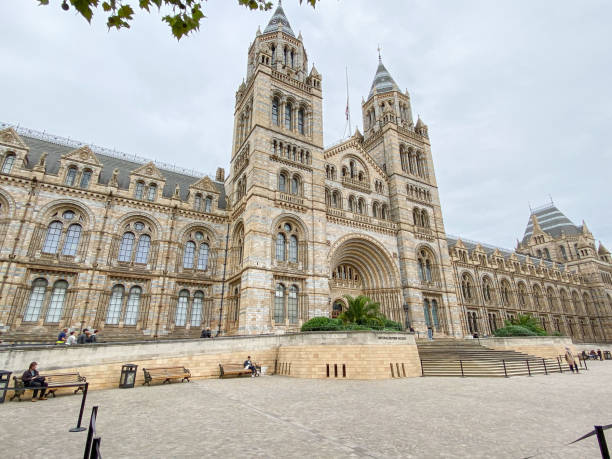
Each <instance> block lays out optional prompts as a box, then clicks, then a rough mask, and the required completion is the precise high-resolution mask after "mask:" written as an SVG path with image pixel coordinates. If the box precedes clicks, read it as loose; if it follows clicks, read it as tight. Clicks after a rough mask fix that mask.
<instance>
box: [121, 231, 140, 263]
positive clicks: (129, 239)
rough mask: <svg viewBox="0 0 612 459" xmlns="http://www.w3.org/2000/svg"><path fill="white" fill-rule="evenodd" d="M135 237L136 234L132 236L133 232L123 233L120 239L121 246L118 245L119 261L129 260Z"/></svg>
mask: <svg viewBox="0 0 612 459" xmlns="http://www.w3.org/2000/svg"><path fill="white" fill-rule="evenodd" d="M135 239H136V236H134V233H131V232H127V233H125V234H124V235H123V238H122V239H121V246H119V257H118V260H119V261H131V259H132V249H133V248H134V240H135Z"/></svg>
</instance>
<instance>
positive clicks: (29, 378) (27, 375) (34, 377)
mask: <svg viewBox="0 0 612 459" xmlns="http://www.w3.org/2000/svg"><path fill="white" fill-rule="evenodd" d="M37 368H38V363H37V362H32V363H30V366H29V368H28V369H27V370H26V371H24V372H23V375H21V380H22V381H23V384H24V385H25V386H26V387H37V388H38V387H40V389H34V392H33V395H32V401H33V402H35V401H36V396H37V395H38V392H39V391H40V397H38V400H47V397H45V391H46V389H47V387H48V386H49V385H48V384H47V383H46V382H45V378H44V376H40V374H39V373H38V370H37Z"/></svg>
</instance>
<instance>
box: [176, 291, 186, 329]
mask: <svg viewBox="0 0 612 459" xmlns="http://www.w3.org/2000/svg"><path fill="white" fill-rule="evenodd" d="M188 305H189V290H181V291H180V292H179V297H178V303H177V305H176V317H175V319H174V324H175V325H176V326H177V327H184V326H185V323H186V322H187V306H188Z"/></svg>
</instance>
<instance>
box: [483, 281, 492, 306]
mask: <svg viewBox="0 0 612 459" xmlns="http://www.w3.org/2000/svg"><path fill="white" fill-rule="evenodd" d="M491 290H492V289H491V280H490V279H489V278H488V277H485V278H484V279H483V280H482V295H483V296H484V300H485V301H486V302H487V303H489V302H490V301H491Z"/></svg>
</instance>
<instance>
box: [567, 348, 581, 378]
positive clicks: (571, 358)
mask: <svg viewBox="0 0 612 459" xmlns="http://www.w3.org/2000/svg"><path fill="white" fill-rule="evenodd" d="M564 357H565V361H566V362H567V364H568V365H569V367H570V370H572V373H573V372H574V369H576V373H578V365H576V359H575V357H574V354H572V351H570V348H569V347H566V348H565V356H564Z"/></svg>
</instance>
